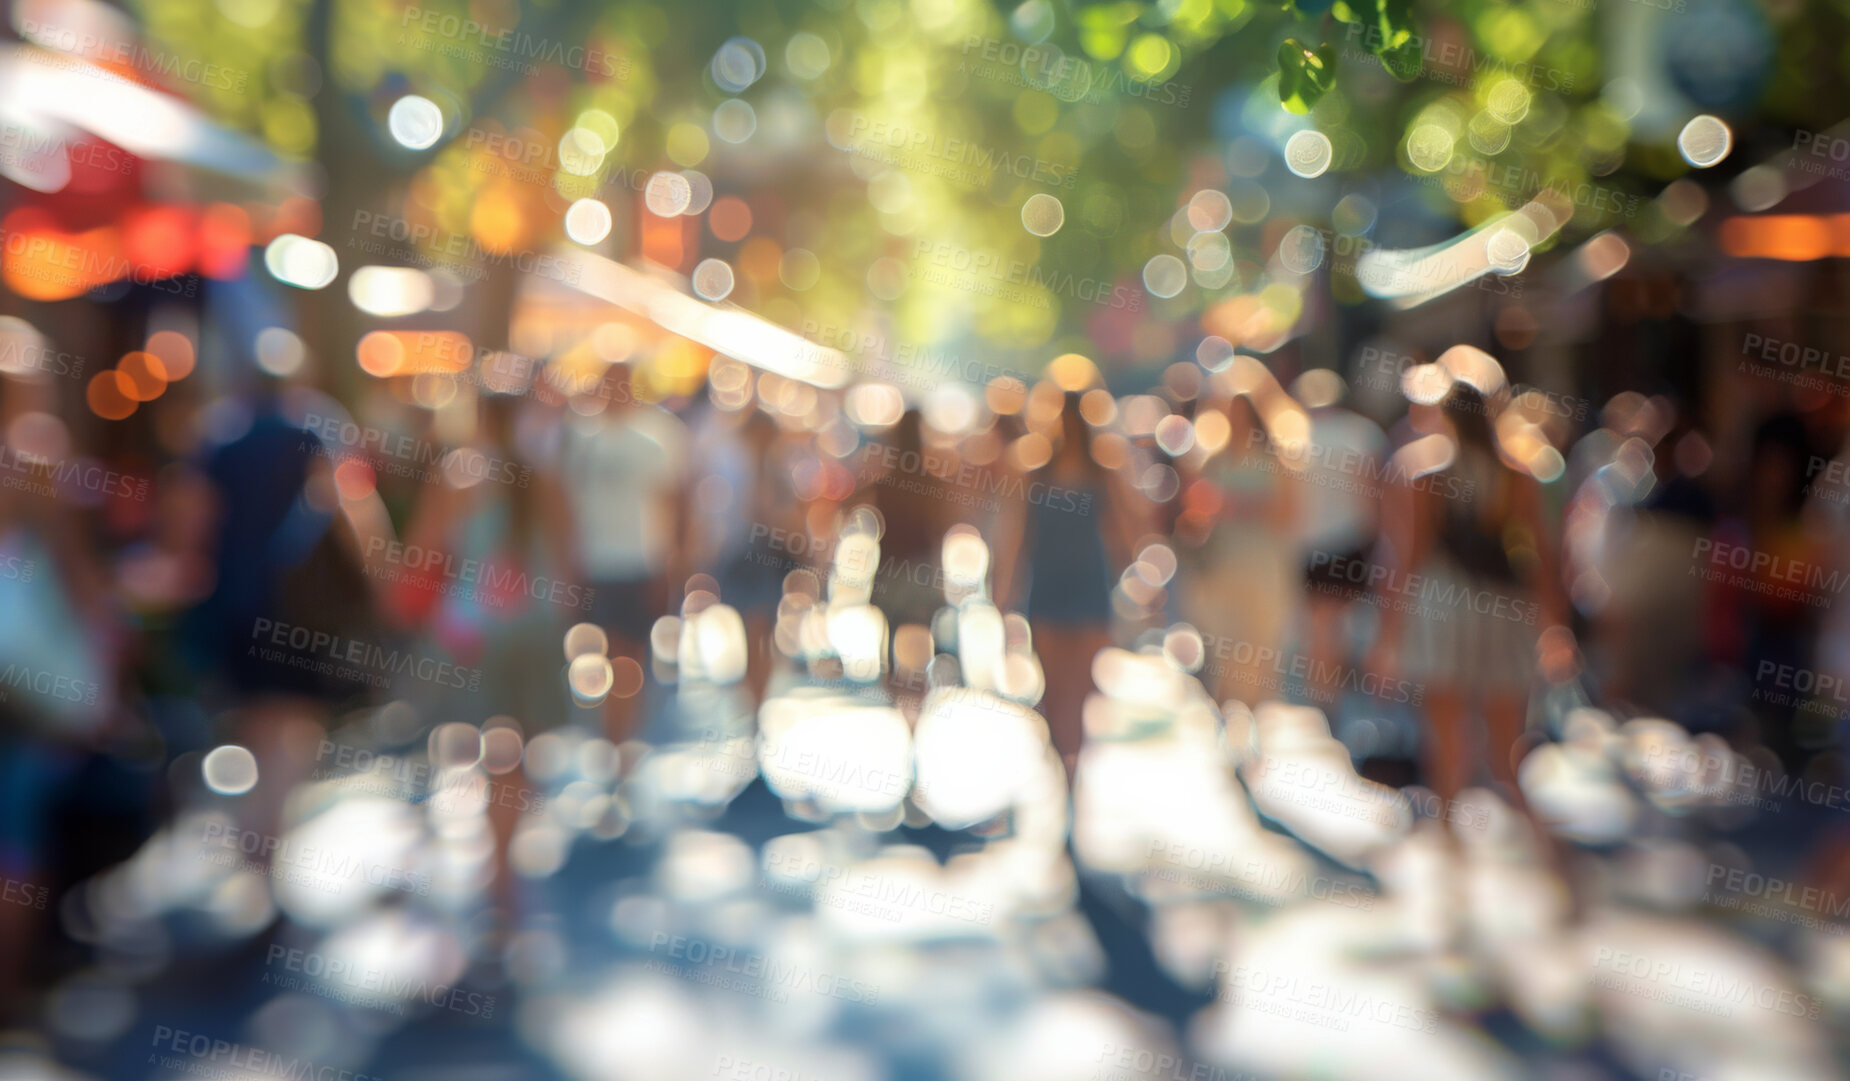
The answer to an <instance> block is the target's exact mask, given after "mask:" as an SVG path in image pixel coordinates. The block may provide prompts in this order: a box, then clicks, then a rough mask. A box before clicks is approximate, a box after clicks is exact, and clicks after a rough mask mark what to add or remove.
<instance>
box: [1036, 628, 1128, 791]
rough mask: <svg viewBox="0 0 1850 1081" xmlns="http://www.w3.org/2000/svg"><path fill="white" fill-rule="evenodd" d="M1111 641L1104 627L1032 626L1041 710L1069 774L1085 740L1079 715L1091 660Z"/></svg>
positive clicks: (1087, 687) (1088, 683)
mask: <svg viewBox="0 0 1850 1081" xmlns="http://www.w3.org/2000/svg"><path fill="white" fill-rule="evenodd" d="M1110 643H1111V639H1110V636H1109V635H1107V634H1106V633H1105V630H1104V628H1103V627H1087V626H1081V627H1073V626H1066V625H1061V624H1049V623H1037V624H1036V625H1035V628H1034V647H1035V652H1036V653H1038V654H1040V659H1041V670H1042V671H1043V672H1045V673H1046V676H1047V693H1046V695H1045V696H1044V697H1043V698H1042V699H1041V712H1042V713H1043V714H1044V715H1045V716H1046V718H1047V726H1048V728H1049V730H1050V731H1051V732H1052V734H1053V745H1054V748H1055V749H1056V750H1058V751H1059V752H1060V757H1061V759H1062V760H1063V761H1064V762H1065V763H1066V771H1067V774H1068V776H1071V774H1072V772H1073V766H1074V764H1075V763H1076V762H1077V761H1078V760H1079V748H1080V745H1081V744H1082V743H1083V742H1084V740H1085V725H1084V722H1083V721H1082V720H1081V714H1082V711H1083V710H1084V708H1085V701H1086V696H1087V695H1089V694H1091V693H1092V690H1093V687H1092V659H1093V658H1094V657H1096V656H1097V655H1098V651H1099V650H1101V649H1103V648H1105V647H1106V646H1107V645H1109V644H1110Z"/></svg>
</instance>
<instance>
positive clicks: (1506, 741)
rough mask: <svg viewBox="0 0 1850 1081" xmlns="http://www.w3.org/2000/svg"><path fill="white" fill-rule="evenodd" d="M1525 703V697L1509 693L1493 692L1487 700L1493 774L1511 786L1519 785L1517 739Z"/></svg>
mask: <svg viewBox="0 0 1850 1081" xmlns="http://www.w3.org/2000/svg"><path fill="white" fill-rule="evenodd" d="M1526 705H1527V702H1526V701H1525V700H1524V699H1523V698H1521V697H1519V696H1516V695H1510V694H1494V695H1491V696H1489V700H1488V701H1486V702H1485V703H1484V714H1485V717H1486V719H1487V720H1488V721H1489V727H1490V731H1489V737H1490V748H1489V751H1488V753H1489V756H1490V772H1491V776H1493V777H1495V778H1496V779H1497V780H1499V781H1501V782H1503V783H1504V784H1507V785H1509V786H1511V787H1512V788H1514V787H1515V784H1516V753H1517V742H1518V740H1519V739H1520V738H1521V736H1522V729H1523V721H1524V719H1525V718H1524V716H1523V714H1524V707H1525V706H1526Z"/></svg>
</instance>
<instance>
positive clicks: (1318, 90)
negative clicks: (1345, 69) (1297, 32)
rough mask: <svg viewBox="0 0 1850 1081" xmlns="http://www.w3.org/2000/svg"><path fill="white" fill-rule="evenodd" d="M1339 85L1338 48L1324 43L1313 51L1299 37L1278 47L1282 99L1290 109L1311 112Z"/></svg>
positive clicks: (1279, 86)
mask: <svg viewBox="0 0 1850 1081" xmlns="http://www.w3.org/2000/svg"><path fill="white" fill-rule="evenodd" d="M1335 85H1336V49H1335V47H1334V46H1332V45H1330V43H1329V42H1324V43H1323V44H1322V45H1319V46H1317V48H1316V49H1315V50H1314V51H1313V50H1311V49H1309V48H1307V47H1305V45H1304V43H1303V42H1300V41H1299V40H1298V39H1296V38H1286V39H1285V40H1284V41H1283V42H1281V43H1279V46H1278V100H1279V101H1280V102H1282V103H1283V104H1284V106H1285V108H1286V109H1287V110H1289V111H1290V112H1294V113H1300V114H1301V113H1308V112H1310V110H1311V108H1312V107H1313V106H1315V105H1316V104H1317V99H1319V98H1321V97H1323V95H1324V94H1325V93H1327V92H1329V89H1330V88H1331V87H1333V86H1335Z"/></svg>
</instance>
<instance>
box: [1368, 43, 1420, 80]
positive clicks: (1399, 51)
mask: <svg viewBox="0 0 1850 1081" xmlns="http://www.w3.org/2000/svg"><path fill="white" fill-rule="evenodd" d="M1375 55H1376V56H1379V57H1380V58H1381V66H1382V67H1384V68H1386V69H1387V73H1388V74H1389V75H1392V76H1393V77H1394V78H1396V79H1399V80H1400V81H1401V82H1403V83H1410V82H1412V81H1413V80H1415V79H1417V78H1419V77H1420V65H1421V61H1422V57H1421V56H1420V43H1419V42H1417V41H1411V40H1408V41H1402V42H1401V43H1400V44H1398V45H1393V46H1389V47H1386V48H1383V49H1380V50H1377V51H1376V53H1375Z"/></svg>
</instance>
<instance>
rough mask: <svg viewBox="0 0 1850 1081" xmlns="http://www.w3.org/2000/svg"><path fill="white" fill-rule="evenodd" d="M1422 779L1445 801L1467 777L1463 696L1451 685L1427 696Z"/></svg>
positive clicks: (1468, 743)
mask: <svg viewBox="0 0 1850 1081" xmlns="http://www.w3.org/2000/svg"><path fill="white" fill-rule="evenodd" d="M1427 702H1428V709H1427V716H1428V717H1429V718H1431V724H1430V727H1429V729H1428V732H1427V736H1428V739H1427V740H1426V755H1425V758H1426V783H1427V784H1428V785H1430V786H1432V790H1433V791H1434V792H1437V793H1438V794H1439V796H1440V797H1441V798H1443V799H1445V800H1447V801H1450V800H1452V799H1454V798H1456V797H1457V795H1458V793H1459V792H1460V791H1461V790H1463V788H1464V787H1465V785H1466V784H1467V783H1469V781H1470V778H1471V741H1470V739H1469V737H1468V733H1467V732H1466V731H1465V697H1464V695H1463V694H1461V693H1459V692H1458V691H1457V690H1455V689H1453V688H1449V687H1448V688H1446V689H1444V690H1441V691H1437V692H1435V693H1434V694H1433V695H1432V697H1431V698H1429V699H1427Z"/></svg>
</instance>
